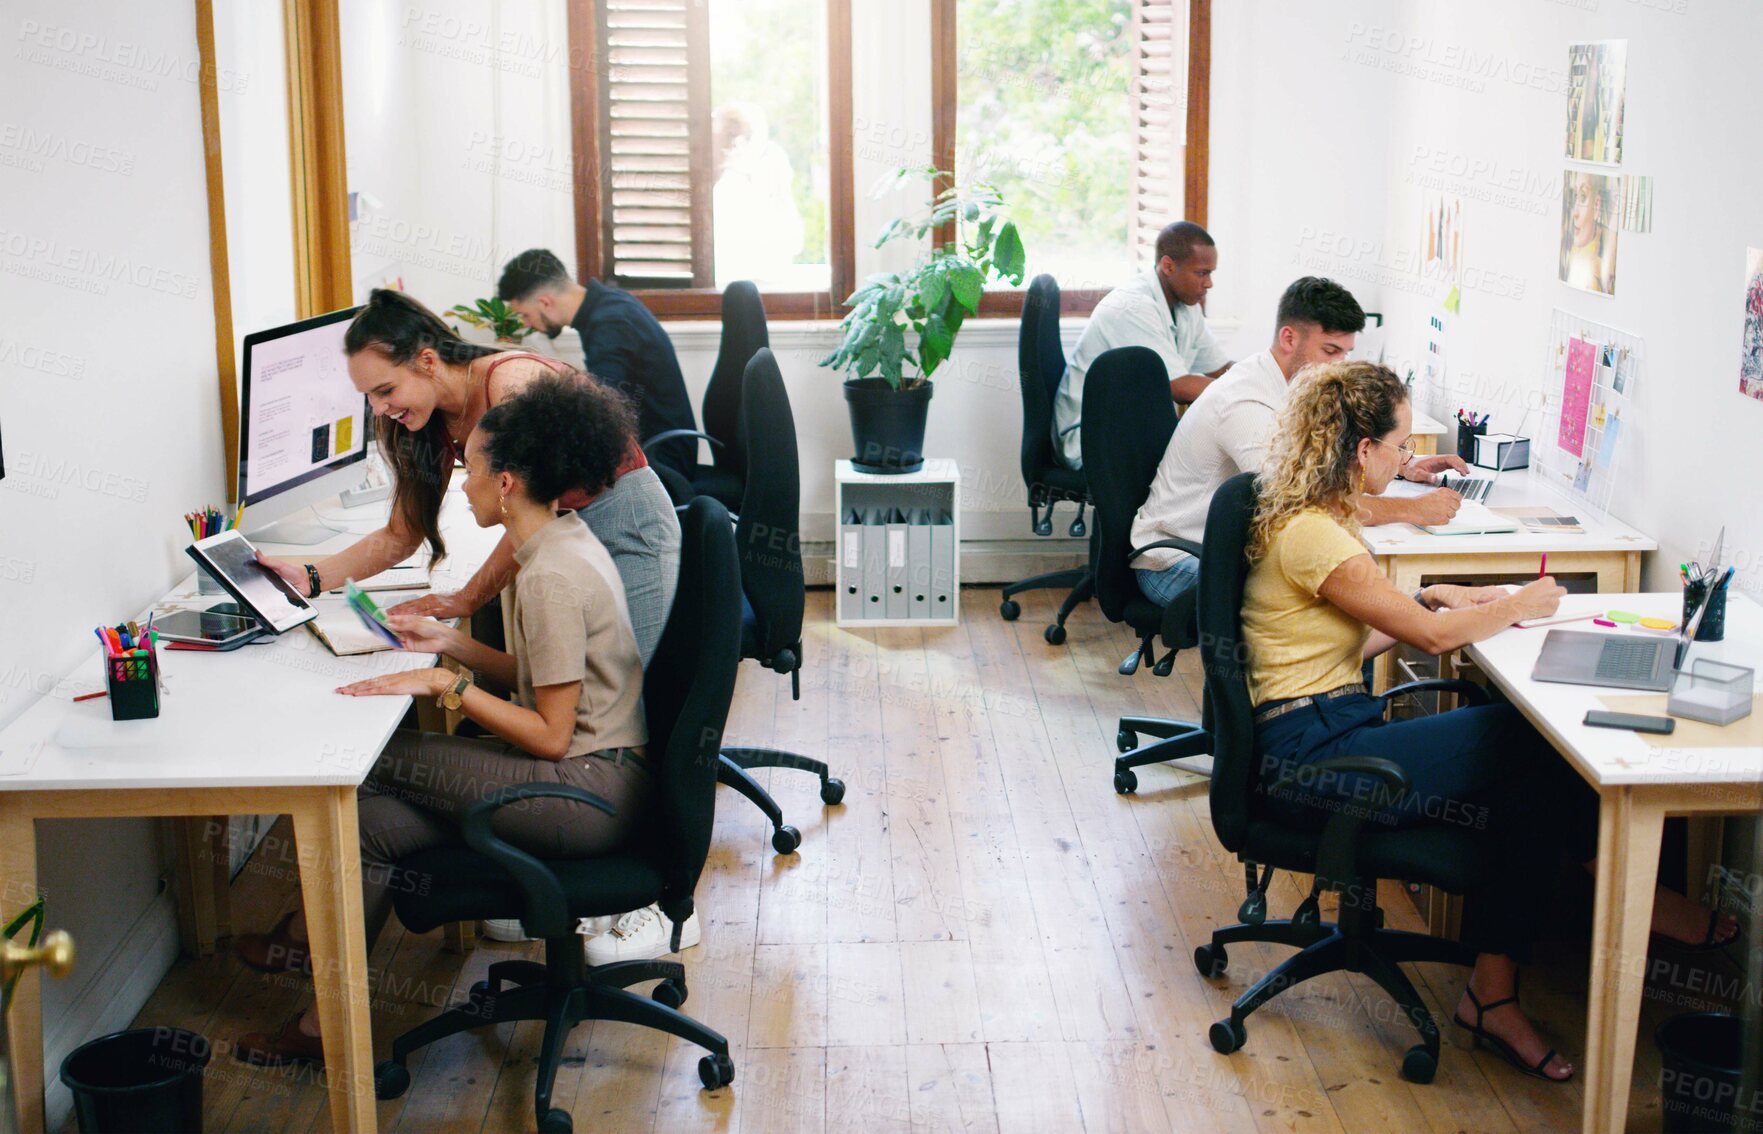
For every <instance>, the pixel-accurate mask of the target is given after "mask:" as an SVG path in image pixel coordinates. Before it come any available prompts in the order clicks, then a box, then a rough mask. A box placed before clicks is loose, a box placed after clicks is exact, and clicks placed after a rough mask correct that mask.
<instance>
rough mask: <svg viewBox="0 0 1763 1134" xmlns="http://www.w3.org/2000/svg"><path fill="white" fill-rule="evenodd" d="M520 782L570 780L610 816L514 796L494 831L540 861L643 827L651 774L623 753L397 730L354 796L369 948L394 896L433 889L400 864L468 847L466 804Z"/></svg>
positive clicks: (587, 851) (575, 853) (587, 850)
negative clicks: (554, 754)
mask: <svg viewBox="0 0 1763 1134" xmlns="http://www.w3.org/2000/svg"><path fill="white" fill-rule="evenodd" d="M524 784H566V785H568V786H570V787H576V788H581V789H582V790H583V791H589V792H592V793H594V794H595V795H598V796H601V797H603V798H605V799H606V800H608V801H609V802H610V803H612V804H613V806H615V807H617V808H618V814H617V815H607V814H606V813H605V812H603V811H601V810H599V809H598V808H594V807H589V806H588V805H587V804H585V803H577V802H575V801H574V800H568V799H524V800H517V801H515V802H513V803H510V804H508V805H507V806H505V807H503V808H502V809H501V810H500V811H498V812H496V815H495V817H494V819H492V821H491V824H490V826H491V829H492V830H494V831H495V832H496V834H497V835H499V836H500V837H501V838H503V839H505V840H506V841H508V842H509V843H511V844H513V845H514V846H517V847H519V848H520V849H521V850H524V851H527V852H528V853H530V854H534V855H537V856H538V857H540V858H576V857H587V856H590V855H597V854H604V853H606V852H607V851H610V850H612V849H614V848H615V847H617V846H619V845H620V844H621V843H623V842H624V841H625V840H626V839H627V838H628V837H629V836H630V835H631V834H632V833H633V832H634V831H635V830H636V829H637V824H639V823H641V822H642V821H643V818H644V815H645V813H646V811H647V810H648V805H649V797H650V784H649V773H648V771H647V770H645V769H644V768H643V767H642V766H640V764H639V763H638V762H637V761H636V760H635V759H634V758H632V757H630V756H627V755H625V754H624V753H623V750H622V749H614V750H612V751H611V752H609V753H605V754H601V753H591V754H589V755H586V756H575V757H571V758H569V759H566V760H544V759H540V758H539V757H537V756H532V755H529V754H528V753H526V752H524V751H522V750H521V749H519V748H516V747H515V746H514V745H512V744H509V743H507V742H506V741H502V740H497V739H494V738H490V739H482V738H477V737H467V736H448V735H446V734H444V733H437V732H421V731H418V730H416V729H399V730H398V731H397V732H396V733H394V734H393V735H392V739H391V741H390V742H389V743H388V744H387V745H386V750H385V751H384V752H383V753H381V754H380V758H379V760H378V762H376V763H375V764H374V766H373V770H372V771H370V772H369V773H368V774H367V780H366V782H364V783H363V784H362V785H361V790H360V792H359V795H358V806H359V808H360V827H361V892H362V893H361V905H362V910H363V913H364V915H365V920H366V923H367V948H368V949H369V950H370V951H371V950H372V949H373V945H374V941H375V940H376V939H377V938H378V937H379V933H380V930H381V929H382V928H383V927H384V926H385V924H386V919H387V918H388V917H390V916H391V914H392V898H393V895H395V894H396V893H398V892H399V891H401V890H405V891H408V890H415V889H417V888H419V887H422V886H427V885H431V884H432V883H433V879H427V878H421V877H417V876H416V875H415V874H414V873H412V872H410V871H404V870H401V869H400V868H399V867H398V862H399V860H401V859H403V858H406V857H408V856H410V855H412V854H415V853H416V852H417V851H421V850H427V849H429V848H430V847H437V846H445V845H447V844H450V843H452V844H456V843H460V842H462V839H461V837H460V833H459V821H460V818H461V817H462V816H463V815H464V814H465V810H466V808H468V807H470V806H471V805H472V804H474V803H476V802H478V801H479V800H482V799H487V798H490V797H492V796H495V795H498V794H499V793H501V792H502V791H503V790H504V789H505V788H510V787H518V786H521V785H524Z"/></svg>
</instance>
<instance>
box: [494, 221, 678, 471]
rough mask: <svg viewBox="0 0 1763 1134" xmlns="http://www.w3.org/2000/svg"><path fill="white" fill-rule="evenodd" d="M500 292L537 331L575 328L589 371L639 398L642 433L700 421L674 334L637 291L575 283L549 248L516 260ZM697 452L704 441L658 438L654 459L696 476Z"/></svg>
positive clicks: (641, 435) (498, 288)
mask: <svg viewBox="0 0 1763 1134" xmlns="http://www.w3.org/2000/svg"><path fill="white" fill-rule="evenodd" d="M496 294H497V295H498V296H500V297H501V298H502V300H503V301H504V302H505V303H507V304H508V306H509V307H511V308H513V309H514V311H515V312H516V313H517V314H518V315H519V316H520V317H521V318H522V319H523V320H525V321H526V325H527V326H529V327H531V328H532V329H533V330H535V331H541V332H543V333H545V334H546V335H549V336H551V337H552V338H556V337H557V334H558V332H560V331H562V330H563V328H564V325H565V324H568V325H569V326H572V327H574V328H575V329H576V333H578V334H579V335H581V337H582V354H583V358H584V360H585V361H586V363H587V367H588V372H589V373H591V374H592V375H594V377H596V378H598V379H599V380H600V381H602V382H604V383H606V384H607V385H608V386H611V387H613V388H614V389H616V390H620V391H622V392H623V393H624V395H625V396H626V397H628V398H630V399H631V401H632V402H633V403H634V404H635V405H636V408H637V434H638V440H641V439H643V438H645V437H653V436H655V435H656V434H657V433H661V432H664V431H666V430H669V429H696V428H698V423H697V419H696V418H694V417H693V416H692V402H691V399H690V398H689V397H687V396H686V382H685V379H684V378H683V377H681V375H680V369H679V356H678V355H676V354H674V352H673V341H672V340H671V339H669V338H668V337H667V332H666V331H664V330H662V329H661V324H660V323H659V322H658V321H656V318H655V316H654V315H652V314H650V312H649V309H648V308H647V307H644V306H643V304H642V302H641V301H640V300H638V299H637V297H636V296H634V295H632V294H630V293H629V292H627V291H623V290H621V289H619V288H616V287H612V286H611V285H609V284H603V283H601V282H600V281H599V280H589V281H588V282H587V285H586V286H583V285H582V284H579V283H576V282H575V280H574V279H572V278H571V277H570V274H569V272H568V270H567V269H565V268H564V266H563V261H561V260H559V259H558V258H557V257H556V256H554V255H552V254H551V253H550V252H547V251H546V250H545V249H543V248H533V249H530V250H529V251H526V252H522V253H521V254H520V255H518V256H516V257H515V258H514V259H512V260H510V261H509V262H508V266H507V267H506V268H504V269H503V270H502V279H501V280H500V281H499V282H498V283H497V284H496ZM697 452H698V443H697V441H696V440H695V439H693V438H690V437H682V438H677V439H675V440H672V441H664V442H662V443H661V444H660V445H657V446H656V447H655V448H654V450H652V451H651V452H650V453H649V460H650V461H651V462H652V463H654V464H658V465H665V466H666V467H668V468H670V469H672V470H674V471H675V472H677V473H679V474H680V475H681V476H683V477H685V478H686V479H688V480H690V479H691V476H692V470H693V467H694V466H695V465H696V463H697V459H696V458H697Z"/></svg>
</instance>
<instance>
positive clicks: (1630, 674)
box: [1530, 601, 1708, 693]
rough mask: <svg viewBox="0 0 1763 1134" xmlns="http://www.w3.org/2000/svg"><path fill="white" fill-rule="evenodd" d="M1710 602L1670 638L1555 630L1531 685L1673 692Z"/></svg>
mask: <svg viewBox="0 0 1763 1134" xmlns="http://www.w3.org/2000/svg"><path fill="white" fill-rule="evenodd" d="M1707 609H1708V604H1707V602H1706V601H1704V602H1702V603H1701V605H1699V606H1697V607H1696V610H1695V613H1694V614H1692V615H1691V616H1690V617H1689V619H1688V620H1687V621H1685V622H1684V624H1683V625H1682V626H1680V627H1678V631H1677V633H1676V634H1673V635H1672V636H1671V637H1669V638H1640V637H1634V636H1630V635H1623V634H1591V633H1587V632H1586V631H1584V630H1551V631H1549V635H1548V637H1546V638H1544V639H1543V650H1542V653H1540V654H1538V655H1537V663H1536V666H1535V667H1534V668H1533V669H1532V670H1531V671H1530V678H1531V680H1532V681H1554V682H1559V683H1561V684H1563V685H1602V686H1608V687H1610V688H1612V689H1648V690H1651V691H1653V692H1655V693H1665V692H1668V691H1670V689H1671V683H1672V682H1673V681H1674V680H1676V678H1677V671H1678V670H1680V669H1682V668H1683V663H1684V659H1685V658H1686V657H1688V656H1689V652H1690V643H1691V642H1693V641H1695V640H1696V627H1698V626H1700V625H1701V624H1702V612H1703V611H1705V610H1707Z"/></svg>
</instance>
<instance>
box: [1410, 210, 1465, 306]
mask: <svg viewBox="0 0 1763 1134" xmlns="http://www.w3.org/2000/svg"><path fill="white" fill-rule="evenodd" d="M1420 274H1421V275H1422V276H1423V277H1425V278H1427V279H1430V280H1443V281H1444V282H1446V283H1448V284H1450V290H1449V291H1448V292H1447V294H1446V295H1445V301H1444V306H1445V310H1447V311H1449V312H1451V313H1452V314H1456V313H1457V311H1458V310H1459V308H1460V305H1461V303H1462V295H1463V199H1462V198H1461V197H1447V196H1445V195H1444V194H1442V193H1429V194H1428V195H1427V199H1426V220H1425V221H1424V222H1423V223H1422V226H1421V231H1420Z"/></svg>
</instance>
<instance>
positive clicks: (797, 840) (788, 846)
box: [771, 826, 802, 854]
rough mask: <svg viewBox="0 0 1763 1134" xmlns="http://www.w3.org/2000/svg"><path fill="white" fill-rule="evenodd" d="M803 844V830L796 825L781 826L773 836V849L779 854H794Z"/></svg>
mask: <svg viewBox="0 0 1763 1134" xmlns="http://www.w3.org/2000/svg"><path fill="white" fill-rule="evenodd" d="M801 845H802V832H800V831H798V830H796V828H794V827H789V826H784V827H779V828H778V829H777V830H776V832H774V833H773V834H772V836H771V849H772V850H774V851H776V852H777V853H779V854H793V853H795V850H796V848H797V847H799V846H801Z"/></svg>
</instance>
